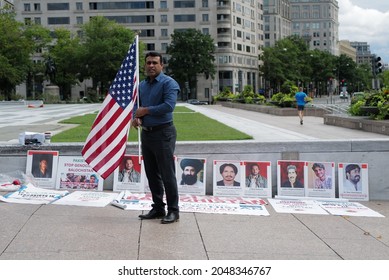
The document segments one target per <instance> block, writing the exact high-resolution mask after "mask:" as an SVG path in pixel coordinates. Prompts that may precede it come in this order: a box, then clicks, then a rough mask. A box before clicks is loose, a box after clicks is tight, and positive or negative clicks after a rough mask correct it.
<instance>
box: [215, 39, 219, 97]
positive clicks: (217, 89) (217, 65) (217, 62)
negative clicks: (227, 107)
mask: <svg viewBox="0 0 389 280" xmlns="http://www.w3.org/2000/svg"><path fill="white" fill-rule="evenodd" d="M218 47H219V45H218V44H215V50H216V51H217V52H218ZM219 91H220V88H219V56H218V55H217V54H216V95H217V94H218V93H219Z"/></svg>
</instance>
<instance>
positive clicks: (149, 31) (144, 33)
mask: <svg viewBox="0 0 389 280" xmlns="http://www.w3.org/2000/svg"><path fill="white" fill-rule="evenodd" d="M154 36H155V31H154V29H143V30H141V32H140V34H139V37H154Z"/></svg>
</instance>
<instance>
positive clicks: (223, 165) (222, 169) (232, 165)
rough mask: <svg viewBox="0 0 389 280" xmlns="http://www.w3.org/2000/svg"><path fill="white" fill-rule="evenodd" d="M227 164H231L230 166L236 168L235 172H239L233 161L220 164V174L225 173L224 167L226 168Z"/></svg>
mask: <svg viewBox="0 0 389 280" xmlns="http://www.w3.org/2000/svg"><path fill="white" fill-rule="evenodd" d="M227 166H229V167H231V168H232V169H234V172H235V174H238V168H237V167H236V166H235V165H234V164H232V163H224V164H222V165H220V168H219V169H220V170H219V171H220V174H222V173H223V171H224V168H226V167H227Z"/></svg>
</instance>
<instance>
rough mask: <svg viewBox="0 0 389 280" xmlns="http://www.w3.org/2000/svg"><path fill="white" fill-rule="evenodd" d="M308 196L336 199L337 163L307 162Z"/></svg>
mask: <svg viewBox="0 0 389 280" xmlns="http://www.w3.org/2000/svg"><path fill="white" fill-rule="evenodd" d="M306 176H307V178H306V182H307V184H306V187H307V188H306V196H308V197H329V198H334V197H335V163H334V162H316V161H310V162H306Z"/></svg>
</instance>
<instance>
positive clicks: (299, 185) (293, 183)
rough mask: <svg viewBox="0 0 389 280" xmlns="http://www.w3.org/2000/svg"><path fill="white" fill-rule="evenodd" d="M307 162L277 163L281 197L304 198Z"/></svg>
mask: <svg viewBox="0 0 389 280" xmlns="http://www.w3.org/2000/svg"><path fill="white" fill-rule="evenodd" d="M304 165H305V161H290V160H279V161H277V190H278V195H280V196H304V195H305V191H304V174H305V173H304Z"/></svg>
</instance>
